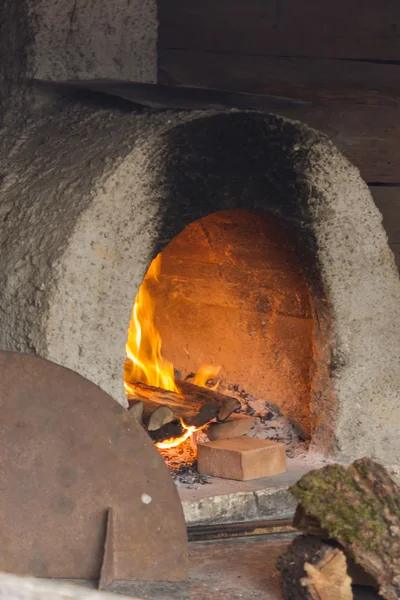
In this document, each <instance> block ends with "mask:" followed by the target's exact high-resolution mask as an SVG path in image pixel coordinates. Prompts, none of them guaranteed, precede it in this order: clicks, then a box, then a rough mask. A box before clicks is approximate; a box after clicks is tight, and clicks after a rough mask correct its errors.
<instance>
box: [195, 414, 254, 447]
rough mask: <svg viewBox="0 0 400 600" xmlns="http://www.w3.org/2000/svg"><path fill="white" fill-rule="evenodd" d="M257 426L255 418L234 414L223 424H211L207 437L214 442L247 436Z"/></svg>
mask: <svg viewBox="0 0 400 600" xmlns="http://www.w3.org/2000/svg"><path fill="white" fill-rule="evenodd" d="M255 424H256V420H255V418H254V417H248V416H247V415H241V414H235V413H233V414H232V415H231V416H230V417H229V418H228V419H227V420H226V421H224V422H223V423H211V425H210V426H209V427H208V430H207V435H208V438H209V440H210V441H212V442H213V441H215V440H227V439H229V438H235V437H240V436H241V435H245V434H246V433H248V432H249V431H250V429H252V428H253V427H254V425H255Z"/></svg>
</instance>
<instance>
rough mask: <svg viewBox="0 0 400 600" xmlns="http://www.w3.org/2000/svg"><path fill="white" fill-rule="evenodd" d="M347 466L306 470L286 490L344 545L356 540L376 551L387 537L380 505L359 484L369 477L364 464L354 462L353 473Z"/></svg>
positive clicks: (355, 542)
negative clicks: (354, 468)
mask: <svg viewBox="0 0 400 600" xmlns="http://www.w3.org/2000/svg"><path fill="white" fill-rule="evenodd" d="M350 469H351V467H350ZM350 469H346V468H344V467H342V466H340V465H329V466H328V467H324V468H323V469H320V470H319V471H313V472H311V473H308V474H307V475H305V476H304V477H302V478H301V479H300V481H298V483H297V484H296V485H295V486H293V487H292V488H291V490H290V491H291V492H292V494H293V495H294V496H295V497H296V498H297V500H298V501H299V502H300V503H301V505H302V507H303V509H304V510H305V512H306V514H308V515H310V516H313V517H316V518H317V519H318V521H319V523H320V525H321V527H322V528H323V529H324V530H327V531H328V533H329V535H330V536H331V537H332V538H334V539H336V540H338V541H339V542H341V543H342V544H344V545H346V546H352V545H354V544H358V543H359V542H360V543H362V545H363V547H364V548H365V549H368V550H373V551H375V552H378V553H379V552H380V551H382V545H383V542H384V540H385V538H387V536H388V527H387V523H386V521H385V518H384V514H383V504H382V502H380V501H379V499H377V498H376V497H375V496H374V495H372V494H371V493H370V491H371V490H370V486H366V485H363V483H365V482H364V481H363V480H364V479H365V480H366V479H367V478H368V476H370V470H369V468H368V464H361V465H357V468H356V472H354V470H353V473H354V474H353V473H352V472H351V470H350ZM355 475H356V476H355ZM358 476H359V477H358ZM398 516H400V514H399V515H398Z"/></svg>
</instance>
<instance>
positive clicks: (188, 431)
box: [156, 420, 199, 448]
mask: <svg viewBox="0 0 400 600" xmlns="http://www.w3.org/2000/svg"><path fill="white" fill-rule="evenodd" d="M181 425H182V427H183V429H185V433H184V434H182V435H181V436H180V437H177V438H168V439H167V440H164V441H163V442H156V446H157V448H176V446H180V445H181V444H183V442H185V441H186V440H187V439H188V438H189V437H190V436H191V435H193V433H194V432H195V431H198V429H199V428H198V427H195V426H194V425H190V426H189V427H187V426H186V425H185V424H184V423H183V421H182V420H181Z"/></svg>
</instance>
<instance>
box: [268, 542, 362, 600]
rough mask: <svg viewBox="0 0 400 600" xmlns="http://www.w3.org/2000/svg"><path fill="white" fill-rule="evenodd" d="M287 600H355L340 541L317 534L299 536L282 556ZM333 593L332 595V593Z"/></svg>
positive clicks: (281, 562) (282, 570)
mask: <svg viewBox="0 0 400 600" xmlns="http://www.w3.org/2000/svg"><path fill="white" fill-rule="evenodd" d="M277 568H278V570H279V571H280V572H281V589H282V595H283V598H284V599H285V600H300V599H301V600H351V598H352V597H353V596H352V591H351V578H350V576H349V575H348V573H347V561H346V557H345V554H344V553H343V551H342V550H341V549H340V548H338V544H335V543H334V542H332V543H331V542H329V541H328V540H326V539H324V538H321V537H317V536H309V535H302V536H299V537H297V538H295V539H294V540H293V542H292V544H291V545H290V546H289V548H288V550H287V551H286V552H285V553H284V554H283V555H281V556H280V557H279V558H278V561H277ZM329 594H331V595H329Z"/></svg>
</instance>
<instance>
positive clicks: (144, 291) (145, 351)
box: [124, 254, 221, 448]
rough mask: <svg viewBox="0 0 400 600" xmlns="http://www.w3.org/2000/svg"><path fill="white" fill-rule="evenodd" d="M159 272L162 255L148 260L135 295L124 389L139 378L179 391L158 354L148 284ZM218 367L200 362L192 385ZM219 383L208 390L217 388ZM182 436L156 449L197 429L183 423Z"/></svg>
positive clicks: (166, 444) (174, 442)
mask: <svg viewBox="0 0 400 600" xmlns="http://www.w3.org/2000/svg"><path fill="white" fill-rule="evenodd" d="M160 271H161V254H159V255H158V256H156V258H155V259H154V260H153V262H152V263H151V265H150V267H149V269H148V271H147V273H146V276H145V278H144V280H143V283H142V285H141V286H140V288H139V292H138V294H137V296H136V300H135V304H134V307H133V311H132V318H131V321H130V324H129V330H128V342H127V344H126V356H127V358H128V361H129V362H128V365H127V366H126V368H125V382H124V386H125V391H126V393H127V394H133V395H134V393H135V388H134V385H132V383H131V382H136V381H141V382H143V383H146V384H147V385H151V386H153V387H158V388H163V389H165V390H170V391H173V392H177V393H180V391H179V389H178V387H177V386H176V384H175V377H174V367H173V364H172V363H171V362H170V361H168V360H166V359H165V358H164V357H163V356H162V354H161V336H160V333H159V331H158V329H157V328H156V326H155V324H154V310H155V305H154V300H153V298H152V295H151V291H150V290H151V285H152V283H153V282H157V281H158V277H159V274H160ZM220 368H221V367H214V366H211V365H203V366H201V367H200V369H199V370H198V371H197V373H196V376H195V378H194V383H195V385H198V386H201V387H206V384H207V382H208V381H210V380H213V379H215V377H216V376H217V375H218V373H219V371H220ZM217 386H218V382H217V383H216V384H215V386H214V387H213V388H211V389H216V388H217ZM181 424H182V426H183V428H184V429H185V432H184V433H183V435H182V436H180V437H178V438H170V439H167V440H165V441H163V442H157V443H156V446H157V447H158V448H174V447H176V446H179V445H180V444H182V443H183V442H184V441H185V440H187V439H188V438H189V437H190V436H191V435H192V434H193V433H194V432H195V431H197V430H198V429H199V428H197V427H194V426H189V427H188V426H186V425H185V424H184V423H183V422H182V421H181Z"/></svg>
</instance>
